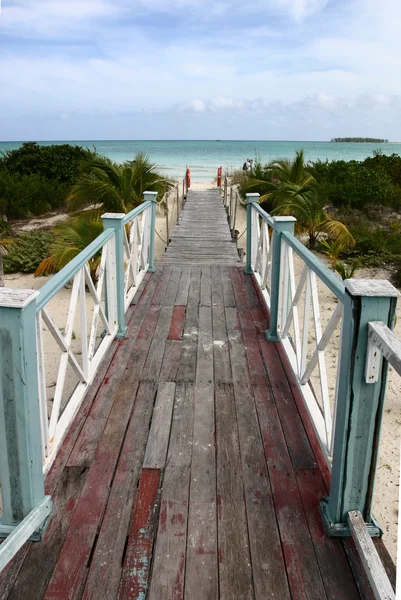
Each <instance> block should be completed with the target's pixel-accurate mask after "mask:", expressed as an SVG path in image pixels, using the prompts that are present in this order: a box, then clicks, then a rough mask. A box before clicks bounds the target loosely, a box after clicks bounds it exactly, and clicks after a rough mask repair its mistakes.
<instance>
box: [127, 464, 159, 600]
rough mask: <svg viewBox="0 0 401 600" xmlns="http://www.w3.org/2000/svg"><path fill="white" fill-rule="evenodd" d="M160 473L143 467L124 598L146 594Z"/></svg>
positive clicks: (133, 520)
mask: <svg viewBox="0 0 401 600" xmlns="http://www.w3.org/2000/svg"><path fill="white" fill-rule="evenodd" d="M160 477H161V472H160V470H159V469H143V471H142V476H141V479H140V482H139V488H138V492H137V496H136V502H135V508H134V515H133V518H132V523H131V528H130V532H129V541H128V546H127V552H126V555H125V560H124V567H123V575H122V579H121V585H120V593H119V598H120V599H121V600H139V599H142V598H145V596H146V592H147V588H148V578H149V573H150V562H151V554H152V546H153V540H154V535H155V530H156V525H157V520H156V512H157V505H158V495H159V487H160Z"/></svg>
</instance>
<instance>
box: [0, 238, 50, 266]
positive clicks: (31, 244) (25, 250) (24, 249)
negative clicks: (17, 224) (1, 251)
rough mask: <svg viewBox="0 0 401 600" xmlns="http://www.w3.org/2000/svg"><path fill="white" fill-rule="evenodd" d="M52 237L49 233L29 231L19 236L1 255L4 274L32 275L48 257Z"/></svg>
mask: <svg viewBox="0 0 401 600" xmlns="http://www.w3.org/2000/svg"><path fill="white" fill-rule="evenodd" d="M53 241H54V236H53V234H52V233H50V232H49V231H31V232H29V233H24V234H22V235H21V236H19V237H18V238H17V239H16V240H15V242H14V243H13V244H12V245H11V246H9V247H8V253H7V254H5V255H3V262H4V272H5V273H17V272H22V273H33V272H34V271H35V270H36V268H37V267H38V265H39V264H40V263H41V262H42V261H43V260H44V259H45V258H46V257H47V256H48V255H49V248H50V245H51V244H52V243H53Z"/></svg>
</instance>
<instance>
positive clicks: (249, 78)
mask: <svg viewBox="0 0 401 600" xmlns="http://www.w3.org/2000/svg"><path fill="white" fill-rule="evenodd" d="M400 23H401V3H400V2H399V0H380V1H378V0H253V2H248V3H246V2H244V1H243V0H229V1H228V0H214V1H211V0H68V1H66V0H3V1H2V14H1V20H0V140H22V139H37V140H41V139H42V140H50V139H54V140H55V139H73V140H77V139H216V138H219V139H273V140H274V139H283V140H296V139H299V140H325V139H330V138H331V137H335V136H346V135H350V136H351V135H360V136H365V135H366V136H378V137H386V138H388V139H390V140H393V141H401V118H400V117H401V36H400V34H399V24H400Z"/></svg>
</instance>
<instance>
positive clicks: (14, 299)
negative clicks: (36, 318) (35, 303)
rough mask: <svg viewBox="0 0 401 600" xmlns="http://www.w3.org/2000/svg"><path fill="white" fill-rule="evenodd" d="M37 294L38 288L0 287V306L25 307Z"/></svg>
mask: <svg viewBox="0 0 401 600" xmlns="http://www.w3.org/2000/svg"><path fill="white" fill-rule="evenodd" d="M37 296H39V291H38V290H19V289H12V288H0V307H4V308H20V309H21V308H25V307H26V306H28V304H30V303H31V302H32V300H34V299H35V298H36V297H37Z"/></svg>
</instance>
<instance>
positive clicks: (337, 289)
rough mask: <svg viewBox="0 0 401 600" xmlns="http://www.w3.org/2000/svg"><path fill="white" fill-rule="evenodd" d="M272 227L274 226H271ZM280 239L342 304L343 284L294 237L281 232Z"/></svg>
mask: <svg viewBox="0 0 401 600" xmlns="http://www.w3.org/2000/svg"><path fill="white" fill-rule="evenodd" d="M273 227H274V225H273ZM282 238H283V239H284V240H285V241H286V242H287V244H288V245H289V246H291V248H292V249H293V250H295V252H296V253H297V254H298V256H300V257H301V258H302V260H303V261H304V262H305V263H306V264H307V265H308V267H310V268H311V269H312V271H314V272H315V273H316V275H317V276H318V277H319V279H321V280H322V281H323V283H324V284H325V285H327V287H328V288H329V290H330V291H332V292H333V294H334V295H335V296H337V298H338V299H339V300H340V301H341V302H344V296H345V284H344V282H343V281H342V280H341V279H339V278H338V277H337V276H336V275H335V274H334V273H333V271H331V270H330V269H329V268H328V267H327V266H326V265H325V264H324V263H323V262H322V261H320V260H319V259H317V258H316V257H315V255H314V254H313V252H311V251H310V250H309V249H308V248H306V247H305V246H304V245H303V243H302V242H300V241H299V240H298V239H297V238H296V237H295V236H294V235H291V234H290V233H288V232H283V234H282Z"/></svg>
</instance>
